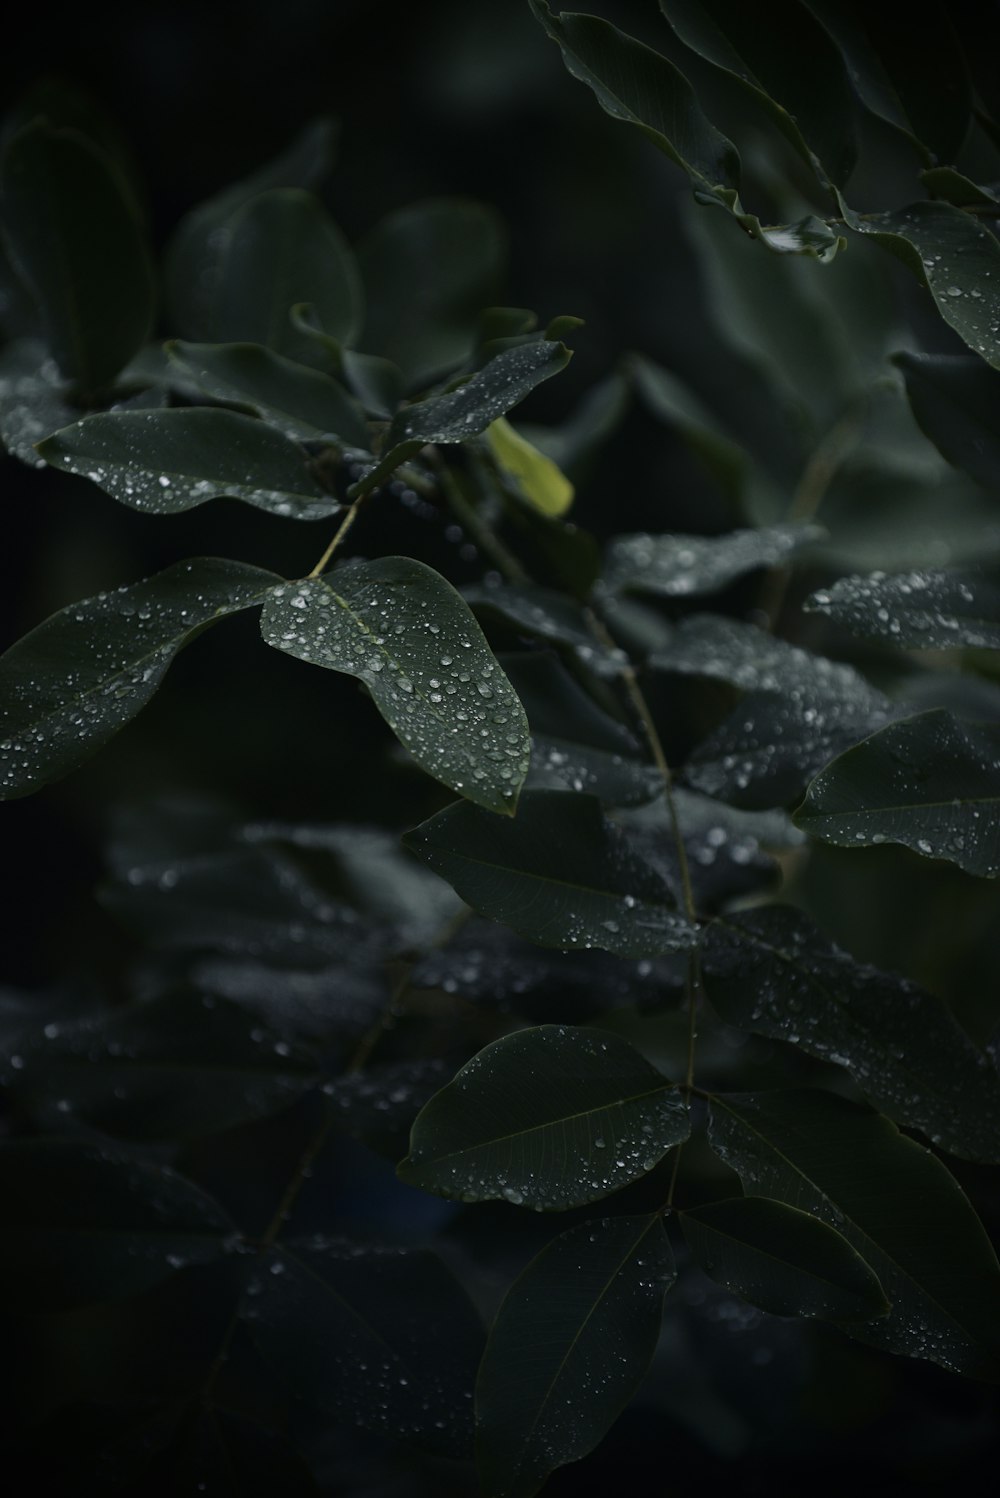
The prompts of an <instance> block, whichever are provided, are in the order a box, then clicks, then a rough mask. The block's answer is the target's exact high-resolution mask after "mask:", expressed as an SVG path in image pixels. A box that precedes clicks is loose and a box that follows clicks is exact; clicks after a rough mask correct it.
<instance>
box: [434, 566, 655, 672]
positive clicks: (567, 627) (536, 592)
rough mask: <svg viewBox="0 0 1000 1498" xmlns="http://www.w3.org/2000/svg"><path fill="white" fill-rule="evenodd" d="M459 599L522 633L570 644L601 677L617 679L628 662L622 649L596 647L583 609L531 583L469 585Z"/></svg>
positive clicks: (596, 641) (595, 640)
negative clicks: (496, 617)
mask: <svg viewBox="0 0 1000 1498" xmlns="http://www.w3.org/2000/svg"><path fill="white" fill-rule="evenodd" d="M463 596H464V597H465V599H466V600H467V601H468V602H469V603H471V605H472V607H473V608H474V609H477V610H485V611H486V612H488V613H491V614H497V615H498V616H499V617H500V618H501V619H504V620H506V621H507V623H508V624H512V625H513V626H514V627H515V628H516V629H517V630H518V631H520V632H521V633H523V634H526V635H534V636H537V637H538V638H539V639H541V640H551V641H553V642H554V643H556V644H559V645H571V646H572V647H573V649H574V651H575V653H576V654H577V655H578V656H579V657H580V659H581V660H583V661H584V662H586V664H587V665H589V666H593V667H594V669H595V670H596V671H597V672H598V673H599V674H600V675H601V676H619V675H620V674H621V672H622V669H623V667H624V666H625V665H626V664H627V662H628V657H627V656H626V655H625V652H624V651H623V650H618V649H614V650H609V649H607V648H606V647H605V646H604V645H602V644H599V643H598V640H597V637H596V635H595V634H594V631H593V630H592V629H591V627H590V625H589V623H588V621H587V614H586V611H585V608H584V607H583V606H582V605H581V604H579V603H577V601H576V600H575V599H573V598H567V597H566V595H565V594H563V593H559V592H557V591H556V590H555V589H554V588H539V587H536V586H535V585H534V584H533V583H473V584H472V586H471V587H468V588H465V589H464V591H463Z"/></svg>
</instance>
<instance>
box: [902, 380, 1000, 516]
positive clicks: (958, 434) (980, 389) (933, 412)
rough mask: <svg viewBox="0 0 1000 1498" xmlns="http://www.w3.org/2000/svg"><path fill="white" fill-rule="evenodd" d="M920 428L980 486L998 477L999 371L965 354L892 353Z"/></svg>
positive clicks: (988, 486)
mask: <svg viewBox="0 0 1000 1498" xmlns="http://www.w3.org/2000/svg"><path fill="white" fill-rule="evenodd" d="M894 362H895V363H896V364H898V365H899V367H900V369H901V370H902V371H903V378H904V379H905V380H906V393H907V395H908V396H909V398H910V405H911V406H912V407H913V414H914V416H915V417H916V418H917V421H918V422H919V423H920V426H921V429H922V430H923V431H924V433H925V434H926V435H927V436H928V437H929V438H930V439H931V441H932V442H933V443H934V445H935V447H937V448H938V449H939V451H940V452H941V453H942V454H943V455H944V456H945V457H946V458H947V459H948V462H949V463H952V464H954V466H955V467H956V468H962V469H964V470H965V472H966V473H968V474H971V475H972V477H973V478H974V479H976V480H977V482H978V483H980V484H982V485H983V486H984V488H986V489H991V490H995V489H996V487H997V485H998V483H1000V434H998V432H997V412H998V411H1000V374H997V373H995V372H994V370H992V369H989V368H987V366H986V365H985V364H984V363H983V361H982V360H981V359H976V358H974V357H972V356H971V355H968V354H957V355H956V354H911V353H902V354H897V355H896V356H895V360H894Z"/></svg>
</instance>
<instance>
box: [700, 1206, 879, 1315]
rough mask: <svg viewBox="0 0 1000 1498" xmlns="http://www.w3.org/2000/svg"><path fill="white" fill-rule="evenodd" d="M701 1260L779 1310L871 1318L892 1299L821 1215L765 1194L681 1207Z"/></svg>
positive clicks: (731, 1285)
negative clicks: (689, 1210) (888, 1298)
mask: <svg viewBox="0 0 1000 1498" xmlns="http://www.w3.org/2000/svg"><path fill="white" fill-rule="evenodd" d="M680 1222H681V1227H682V1228H683V1230H684V1236H685V1238H686V1239H687V1241H688V1246H689V1247H690V1249H691V1252H692V1253H693V1254H694V1257H695V1259H696V1261H697V1263H698V1264H699V1265H700V1266H701V1268H702V1269H703V1270H704V1271H705V1273H706V1274H708V1275H710V1276H711V1277H712V1279H714V1280H718V1282H719V1283H720V1284H721V1285H725V1286H726V1288H727V1290H734V1291H735V1292H736V1294H737V1295H742V1296H743V1298H744V1300H748V1301H750V1303H751V1305H755V1306H760V1307H761V1309H762V1310H764V1311H769V1312H770V1313H771V1315H773V1316H815V1317H819V1318H820V1320H823V1321H871V1319H872V1318H873V1317H874V1316H882V1315H885V1314H886V1313H887V1312H888V1310H889V1304H888V1302H887V1300H886V1298H885V1296H884V1295H883V1293H882V1287H881V1285H880V1284H879V1282H878V1280H877V1279H876V1277H875V1275H874V1274H873V1272H872V1270H871V1269H870V1268H869V1267H868V1265H867V1264H866V1263H865V1261H864V1259H863V1258H862V1257H861V1255H860V1254H859V1253H857V1252H856V1251H855V1250H854V1249H853V1248H852V1247H851V1245H850V1244H849V1243H848V1242H847V1240H846V1239H845V1238H843V1237H841V1235H840V1233H838V1232H836V1231H835V1229H833V1228H831V1227H828V1226H827V1224H826V1223H825V1222H821V1221H820V1220H819V1218H817V1217H812V1216H811V1215H810V1214H809V1213H808V1212H800V1211H799V1210H798V1208H796V1207H789V1206H785V1205H784V1203H782V1202H776V1201H771V1200H770V1199H769V1198H768V1197H765V1196H735V1197H732V1198H731V1199H730V1200H728V1201H721V1202H712V1203H711V1204H710V1205H709V1206H707V1207H696V1208H695V1209H694V1211H692V1212H682V1213H680Z"/></svg>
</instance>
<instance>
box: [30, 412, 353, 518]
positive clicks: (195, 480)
mask: <svg viewBox="0 0 1000 1498" xmlns="http://www.w3.org/2000/svg"><path fill="white" fill-rule="evenodd" d="M38 451H39V452H40V453H41V455H42V457H43V458H44V459H45V461H46V463H52V464H53V465H54V466H56V467H58V468H64V469H66V470H68V472H70V473H79V474H82V475H83V476H84V477H86V478H89V479H91V480H92V481H93V482H94V483H95V484H99V485H100V487H101V488H102V489H104V490H105V491H106V492H107V493H108V494H111V495H113V497H114V498H115V499H117V500H119V501H120V502H121V503H122V504H124V505H129V506H130V507H131V508H132V509H133V510H143V511H145V513H146V514H150V515H173V514H176V512H177V511H178V510H190V509H193V508H194V506H195V505H203V504H204V503H205V501H206V500H209V499H218V498H220V497H221V496H222V495H229V496H230V497H231V498H233V499H242V500H245V501H246V503H247V504H250V505H256V507H257V508H258V509H260V510H268V511H270V513H271V514H273V515H288V516H291V517H292V518H293V519H295V520H323V519H325V518H326V517H327V516H328V515H334V514H336V512H337V510H339V509H340V505H339V504H338V503H337V501H336V500H335V499H331V498H330V496H329V495H328V494H326V493H325V492H324V490H323V489H322V488H321V486H320V484H319V482H318V480H317V479H315V478H314V477H313V475H312V474H311V473H310V471H309V466H308V463H307V459H306V454H305V453H304V452H303V450H302V448H300V447H298V446H297V445H296V444H295V443H294V442H291V441H290V440H289V439H288V438H287V437H283V436H282V434H281V433H280V432H276V431H275V430H274V428H273V427H270V426H268V425H267V423H266V422H263V421H257V420H256V419H255V418H254V417H252V416H240V415H238V414H237V413H236V412H235V411H219V410H199V409H198V408H191V409H184V410H179V411H108V412H102V413H101V414H99V415H97V416H87V417H85V418H84V420H83V421H78V422H76V423H75V425H74V426H71V427H64V428H63V430H62V431H61V432H56V433H55V435H54V436H52V437H49V438H47V439H46V441H45V442H40V443H39V445H38Z"/></svg>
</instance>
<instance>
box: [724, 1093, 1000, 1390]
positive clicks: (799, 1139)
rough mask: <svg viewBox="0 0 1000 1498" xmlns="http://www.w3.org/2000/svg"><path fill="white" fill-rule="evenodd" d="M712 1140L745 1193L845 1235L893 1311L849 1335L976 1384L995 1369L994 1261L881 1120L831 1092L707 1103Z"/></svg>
mask: <svg viewBox="0 0 1000 1498" xmlns="http://www.w3.org/2000/svg"><path fill="white" fill-rule="evenodd" d="M709 1138H710V1142H711V1144H712V1147H713V1148H714V1149H715V1150H716V1151H717V1152H718V1153H719V1155H721V1157H722V1159H723V1160H724V1161H725V1162H726V1164H727V1165H729V1166H730V1167H731V1168H732V1169H733V1170H735V1171H736V1172H737V1173H738V1175H739V1176H740V1178H741V1180H742V1181H743V1184H744V1188H745V1189H746V1190H748V1191H754V1192H759V1193H760V1194H762V1195H766V1196H770V1197H776V1198H777V1199H778V1200H779V1201H784V1202H787V1203H788V1205H789V1206H792V1207H798V1208H799V1209H800V1210H802V1211H805V1212H810V1213H812V1214H813V1215H814V1216H816V1217H819V1218H820V1219H821V1220H822V1221H824V1222H826V1223H828V1224H829V1226H831V1227H833V1228H836V1230H837V1231H838V1232H839V1233H840V1234H841V1235H842V1236H843V1237H844V1238H846V1239H847V1241H848V1243H850V1244H851V1246H852V1247H853V1248H855V1249H856V1250H857V1252H858V1253H859V1254H860V1255H861V1257H862V1258H863V1259H864V1260H865V1261H866V1263H867V1264H869V1265H870V1267H871V1268H872V1270H873V1271H874V1272H875V1274H876V1275H877V1276H878V1278H879V1280H880V1282H881V1285H882V1289H883V1290H884V1291H885V1294H886V1297H887V1298H888V1300H889V1302H890V1304H891V1306H892V1309H891V1311H890V1313H889V1315H888V1316H885V1317H882V1318H881V1319H879V1320H873V1321H870V1322H865V1323H852V1324H851V1325H850V1326H849V1330H850V1332H851V1334H852V1336H857V1337H860V1338H861V1339H862V1340H863V1341H865V1342H869V1343H871V1344H872V1345H873V1346H875V1347H881V1348H884V1349H885V1350H886V1351H888V1352H895V1353H903V1354H906V1355H908V1356H910V1357H924V1358H930V1359H931V1360H932V1361H933V1362H937V1363H941V1364H942V1365H943V1366H944V1367H946V1368H952V1369H955V1370H957V1371H958V1372H962V1373H967V1374H969V1375H971V1376H973V1377H977V1376H978V1377H987V1378H989V1377H993V1378H995V1377H997V1375H998V1370H1000V1266H998V1265H997V1259H996V1255H995V1254H994V1252H993V1249H992V1247H991V1245H990V1242H989V1239H988V1238H987V1236H986V1234H985V1232H984V1231H983V1227H982V1224H981V1223H980V1221H979V1219H978V1217H977V1216H976V1214H975V1212H974V1211H973V1210H972V1207H971V1206H970V1205H969V1202H968V1199H967V1198H966V1196H965V1195H964V1193H963V1192H962V1190H961V1188H960V1187H959V1185H958V1183H957V1182H956V1181H955V1180H954V1179H953V1178H952V1176H951V1175H950V1174H949V1173H948V1171H947V1170H946V1169H945V1167H944V1166H943V1165H942V1164H941V1162H940V1161H939V1160H937V1159H935V1158H934V1156H933V1155H932V1154H931V1153H930V1151H929V1150H926V1149H924V1148H922V1146H920V1145H919V1144H916V1143H914V1141H913V1140H911V1139H907V1138H905V1137H904V1136H903V1135H901V1134H899V1133H898V1132H897V1130H896V1128H895V1126H894V1125H893V1124H891V1123H890V1122H889V1121H888V1119H885V1118H882V1117H881V1116H880V1115H879V1114H877V1113H873V1112H871V1111H870V1110H869V1109H867V1108H859V1107H858V1106H857V1105H856V1104H854V1103H850V1102H847V1101H846V1100H845V1099H844V1098H840V1097H836V1096H835V1095H834V1094H832V1093H828V1092H820V1091H814V1092H805V1091H791V1092H766V1093H734V1094H731V1095H728V1096H717V1097H715V1098H713V1100H712V1108H711V1123H710V1126H709Z"/></svg>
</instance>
